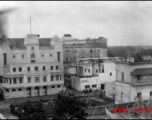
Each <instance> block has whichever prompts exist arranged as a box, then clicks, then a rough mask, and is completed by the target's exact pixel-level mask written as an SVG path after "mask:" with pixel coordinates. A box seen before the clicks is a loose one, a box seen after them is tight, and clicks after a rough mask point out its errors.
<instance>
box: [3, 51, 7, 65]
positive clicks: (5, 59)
mask: <svg viewBox="0 0 152 120" xmlns="http://www.w3.org/2000/svg"><path fill="white" fill-rule="evenodd" d="M3 57H4V65H7V53H3Z"/></svg>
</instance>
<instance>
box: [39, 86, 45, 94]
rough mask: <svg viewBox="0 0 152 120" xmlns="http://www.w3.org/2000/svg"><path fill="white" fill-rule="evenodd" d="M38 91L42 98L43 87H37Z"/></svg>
mask: <svg viewBox="0 0 152 120" xmlns="http://www.w3.org/2000/svg"><path fill="white" fill-rule="evenodd" d="M39 90H40V96H43V95H44V94H43V86H40V87H39Z"/></svg>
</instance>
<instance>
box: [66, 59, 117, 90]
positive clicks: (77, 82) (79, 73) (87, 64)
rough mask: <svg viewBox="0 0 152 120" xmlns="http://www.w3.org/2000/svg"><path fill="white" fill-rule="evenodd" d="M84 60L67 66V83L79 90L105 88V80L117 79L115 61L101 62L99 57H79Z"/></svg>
mask: <svg viewBox="0 0 152 120" xmlns="http://www.w3.org/2000/svg"><path fill="white" fill-rule="evenodd" d="M78 60H82V62H78V63H73V64H71V65H67V66H65V84H66V86H70V87H72V88H73V89H75V90H77V91H83V90H89V89H92V90H96V89H98V90H103V91H105V82H108V81H111V82H112V81H115V76H116V74H115V63H113V62H99V59H98V58H97V59H95V58H92V59H91V58H89V59H88V60H87V59H85V58H84V59H78Z"/></svg>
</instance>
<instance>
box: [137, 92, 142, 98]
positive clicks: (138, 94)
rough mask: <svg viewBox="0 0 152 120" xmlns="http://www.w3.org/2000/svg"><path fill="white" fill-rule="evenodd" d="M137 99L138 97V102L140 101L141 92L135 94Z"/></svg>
mask: <svg viewBox="0 0 152 120" xmlns="http://www.w3.org/2000/svg"><path fill="white" fill-rule="evenodd" d="M137 97H138V100H141V98H142V95H141V92H139V93H137Z"/></svg>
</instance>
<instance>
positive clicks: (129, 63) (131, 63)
mask: <svg viewBox="0 0 152 120" xmlns="http://www.w3.org/2000/svg"><path fill="white" fill-rule="evenodd" d="M115 63H116V64H126V65H141V64H152V62H123V61H115Z"/></svg>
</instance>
